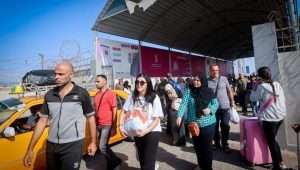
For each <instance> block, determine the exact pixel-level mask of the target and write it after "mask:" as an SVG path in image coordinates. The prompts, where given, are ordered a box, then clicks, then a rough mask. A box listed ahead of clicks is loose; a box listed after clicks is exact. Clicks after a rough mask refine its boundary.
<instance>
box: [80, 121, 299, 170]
mask: <svg viewBox="0 0 300 170" xmlns="http://www.w3.org/2000/svg"><path fill="white" fill-rule="evenodd" d="M169 143H170V138H169V137H168V136H167V135H166V134H165V133H162V136H161V139H160V143H159V150H158V158H157V162H158V163H159V165H160V168H159V169H160V170H192V169H193V168H195V167H196V164H197V163H196V155H195V153H194V149H193V145H192V144H191V143H190V142H189V143H188V144H187V146H186V147H176V146H171V145H170V144H169ZM229 143H230V147H231V148H232V149H233V150H232V152H231V153H230V154H225V153H223V152H221V151H216V152H214V161H213V167H214V169H215V170H248V169H256V170H265V169H269V168H270V166H269V165H268V166H265V167H263V166H256V167H250V166H247V165H246V164H245V163H243V161H241V157H240V154H239V148H240V144H239V143H240V142H239V125H232V126H231V135H230V141H229ZM112 149H113V150H114V151H115V152H116V153H117V155H118V156H119V157H120V158H122V160H123V161H124V162H123V164H122V166H121V167H120V169H121V170H137V169H139V163H138V161H137V159H136V156H135V149H134V146H133V142H126V141H123V142H121V143H119V144H116V145H114V146H113V147H112ZM149 154H151V153H149ZM283 155H284V161H285V163H286V164H287V165H288V167H293V168H295V167H296V163H297V161H296V154H295V153H291V152H287V151H283ZM105 166H106V165H105V161H104V158H103V156H102V155H100V154H97V155H96V157H95V158H90V157H88V156H85V157H84V159H83V160H82V165H81V170H92V169H93V170H96V169H99V170H101V169H104V167H105Z"/></svg>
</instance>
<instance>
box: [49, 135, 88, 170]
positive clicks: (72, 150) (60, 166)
mask: <svg viewBox="0 0 300 170" xmlns="http://www.w3.org/2000/svg"><path fill="white" fill-rule="evenodd" d="M82 147H83V140H80V141H76V142H70V143H64V144H56V143H51V142H47V146H46V162H47V170H79V168H80V162H81V158H82Z"/></svg>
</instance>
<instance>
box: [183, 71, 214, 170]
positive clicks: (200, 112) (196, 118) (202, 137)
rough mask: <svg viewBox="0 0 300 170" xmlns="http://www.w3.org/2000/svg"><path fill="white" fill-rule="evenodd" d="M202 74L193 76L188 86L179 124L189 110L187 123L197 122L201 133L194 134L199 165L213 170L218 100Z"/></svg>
mask: <svg viewBox="0 0 300 170" xmlns="http://www.w3.org/2000/svg"><path fill="white" fill-rule="evenodd" d="M203 82H204V81H202V82H201V76H200V75H197V76H195V77H193V83H192V84H191V85H190V86H189V88H187V89H186V90H185V92H184V95H183V100H182V102H181V104H180V107H179V110H178V112H177V125H180V123H181V121H182V117H183V115H184V113H185V112H186V111H188V112H187V120H186V122H187V123H191V122H195V123H196V124H197V125H198V127H199V129H200V134H199V135H198V136H193V142H194V149H195V152H196V156H197V160H198V165H199V167H200V168H201V169H202V170H212V159H213V150H212V146H211V145H212V139H213V136H214V131H215V125H216V117H215V113H216V111H217V109H218V106H219V104H218V100H217V99H216V97H215V95H214V93H213V91H212V90H211V89H209V88H207V87H206V86H205V85H203V84H204V83H203Z"/></svg>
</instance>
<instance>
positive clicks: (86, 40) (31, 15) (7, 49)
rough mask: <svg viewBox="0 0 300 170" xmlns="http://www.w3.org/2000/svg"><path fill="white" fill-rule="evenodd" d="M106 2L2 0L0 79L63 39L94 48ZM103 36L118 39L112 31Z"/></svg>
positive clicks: (51, 51) (17, 73) (16, 76)
mask: <svg viewBox="0 0 300 170" xmlns="http://www.w3.org/2000/svg"><path fill="white" fill-rule="evenodd" d="M297 1H298V3H299V1H300V0H297ZM105 2H106V0H46V1H40V0H2V1H0V22H1V27H0V42H1V43H0V83H1V82H16V81H17V80H20V78H21V77H22V76H23V75H24V73H25V72H27V71H29V70H32V69H40V68H41V64H40V57H39V55H38V54H39V53H42V54H44V55H45V56H46V58H47V59H48V60H51V59H54V58H57V57H58V56H59V49H60V47H61V46H62V43H63V42H66V41H68V42H70V41H72V42H77V43H78V44H79V45H80V50H81V52H84V51H86V50H90V51H91V52H93V49H94V47H93V41H94V33H93V32H92V31H91V27H92V26H93V24H94V22H95V20H96V18H97V16H98V15H99V13H100V11H101V10H102V8H103V6H104V3H105ZM298 11H299V8H298ZM100 35H102V34H100ZM102 37H105V38H111V39H116V37H114V36H109V35H103V36H102ZM118 40H125V41H126V39H121V38H118ZM127 41H129V40H127Z"/></svg>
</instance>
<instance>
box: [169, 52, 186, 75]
mask: <svg viewBox="0 0 300 170" xmlns="http://www.w3.org/2000/svg"><path fill="white" fill-rule="evenodd" d="M171 70H172V71H171V73H172V75H173V76H176V77H180V76H190V75H191V67H190V57H189V54H184V53H178V52H171Z"/></svg>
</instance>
